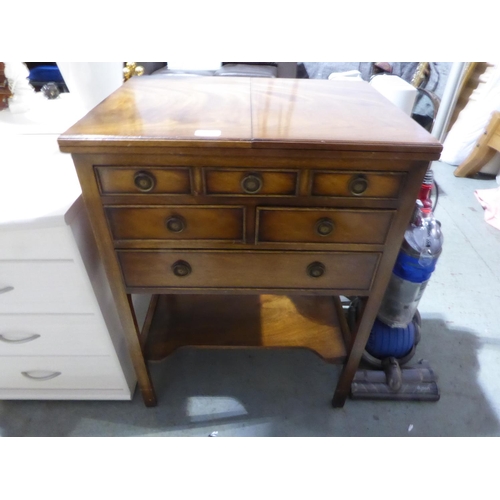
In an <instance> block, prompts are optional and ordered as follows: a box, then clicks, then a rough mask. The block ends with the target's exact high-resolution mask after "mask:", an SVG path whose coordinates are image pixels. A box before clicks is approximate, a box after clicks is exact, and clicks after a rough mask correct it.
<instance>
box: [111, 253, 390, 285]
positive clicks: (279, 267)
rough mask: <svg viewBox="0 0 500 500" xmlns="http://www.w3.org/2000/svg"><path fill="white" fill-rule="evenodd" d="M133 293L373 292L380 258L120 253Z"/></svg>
mask: <svg viewBox="0 0 500 500" xmlns="http://www.w3.org/2000/svg"><path fill="white" fill-rule="evenodd" d="M117 254H118V258H119V261H120V263H121V267H122V272H123V276H124V280H125V284H126V286H127V287H129V288H147V287H153V288H159V287H165V288H168V287H172V288H186V289H189V288H236V289H237V288H245V289H248V288H255V289H265V288H269V289H276V288H283V289H292V288H293V289H318V290H321V289H337V290H339V289H348V290H360V291H361V290H363V291H366V290H369V289H370V287H371V283H372V278H373V275H374V273H375V270H376V267H377V263H378V260H379V255H380V254H378V253H362V252H352V253H342V252H264V251H259V252H245V251H240V252H238V251H158V252H152V251H143V250H140V251H128V250H123V251H118V252H117Z"/></svg>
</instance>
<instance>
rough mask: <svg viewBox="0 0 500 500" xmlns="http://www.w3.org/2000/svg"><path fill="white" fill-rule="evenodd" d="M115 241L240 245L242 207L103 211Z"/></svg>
mask: <svg viewBox="0 0 500 500" xmlns="http://www.w3.org/2000/svg"><path fill="white" fill-rule="evenodd" d="M106 214H107V218H108V221H109V225H110V228H111V232H112V233H113V237H114V238H115V240H135V239H162V240H230V241H242V239H243V228H244V208H243V207H223V208H221V207H198V206H197V207H186V206H180V207H172V206H168V207H167V206H161V207H107V208H106Z"/></svg>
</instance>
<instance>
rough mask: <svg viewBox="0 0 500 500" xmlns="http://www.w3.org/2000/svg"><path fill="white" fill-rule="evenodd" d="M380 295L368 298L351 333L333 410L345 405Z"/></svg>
mask: <svg viewBox="0 0 500 500" xmlns="http://www.w3.org/2000/svg"><path fill="white" fill-rule="evenodd" d="M380 303H381V298H380V295H379V296H377V295H375V296H371V297H369V298H368V301H367V302H366V305H365V307H364V309H362V313H361V314H362V315H361V318H360V321H359V322H358V330H357V331H354V332H352V340H351V345H350V348H349V349H348V354H347V360H346V362H345V364H344V366H343V368H342V371H341V372H340V377H339V381H338V383H337V387H336V389H335V393H334V395H333V400H332V405H333V407H334V408H342V407H343V406H344V404H345V401H346V399H347V396H349V393H350V392H351V383H352V380H353V379H354V375H355V374H356V370H357V369H358V366H359V363H360V361H361V357H362V355H363V352H364V350H365V346H366V343H367V342H368V337H369V336H370V332H371V329H372V326H373V323H374V321H375V318H376V316H377V312H378V309H379V307H380Z"/></svg>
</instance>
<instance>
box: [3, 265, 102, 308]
mask: <svg viewBox="0 0 500 500" xmlns="http://www.w3.org/2000/svg"><path fill="white" fill-rule="evenodd" d="M22 312H28V313H92V312H94V301H93V296H92V294H91V289H90V284H89V283H88V282H86V281H85V278H84V277H83V276H81V275H80V274H79V268H78V267H77V265H76V264H75V263H74V262H73V261H49V260H47V261H0V313H22Z"/></svg>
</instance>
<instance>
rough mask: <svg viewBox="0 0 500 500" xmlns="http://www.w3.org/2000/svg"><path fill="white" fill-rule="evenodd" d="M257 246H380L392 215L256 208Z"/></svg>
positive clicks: (384, 238) (369, 211) (331, 210)
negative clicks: (278, 244) (278, 243)
mask: <svg viewBox="0 0 500 500" xmlns="http://www.w3.org/2000/svg"><path fill="white" fill-rule="evenodd" d="M257 213H258V216H257V218H258V230H257V237H256V241H257V242H297V243H367V244H370V243H371V244H383V243H385V240H386V238H387V233H388V231H389V228H390V225H391V222H392V219H393V216H394V212H393V211H390V210H335V209H313V208H310V209H309V208H304V209H300V208H258V209H257Z"/></svg>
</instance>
